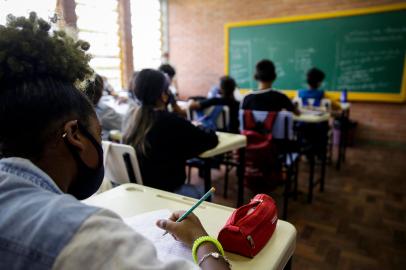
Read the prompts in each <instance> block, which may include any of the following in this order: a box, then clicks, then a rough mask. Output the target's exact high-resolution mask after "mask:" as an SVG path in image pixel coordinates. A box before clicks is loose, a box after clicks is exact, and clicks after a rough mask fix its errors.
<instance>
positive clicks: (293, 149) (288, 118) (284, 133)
mask: <svg viewBox="0 0 406 270" xmlns="http://www.w3.org/2000/svg"><path fill="white" fill-rule="evenodd" d="M252 113H253V116H254V118H255V121H257V122H259V123H262V122H264V121H265V119H266V117H267V116H268V113H269V112H267V111H255V110H254V111H252ZM243 115H244V110H240V112H239V119H240V129H241V130H244V128H245V123H244V117H243ZM272 143H274V144H275V147H277V148H276V149H277V160H278V161H279V162H280V164H281V166H282V170H284V171H286V179H284V193H283V211H282V218H283V219H287V215H288V199H289V197H290V196H293V197H294V198H295V199H296V197H297V187H298V172H299V160H300V152H299V151H298V148H297V146H296V142H295V134H294V123H293V114H292V113H291V112H287V111H281V112H278V113H277V116H276V118H275V120H274V123H273V127H272ZM292 182H293V191H291V185H292Z"/></svg>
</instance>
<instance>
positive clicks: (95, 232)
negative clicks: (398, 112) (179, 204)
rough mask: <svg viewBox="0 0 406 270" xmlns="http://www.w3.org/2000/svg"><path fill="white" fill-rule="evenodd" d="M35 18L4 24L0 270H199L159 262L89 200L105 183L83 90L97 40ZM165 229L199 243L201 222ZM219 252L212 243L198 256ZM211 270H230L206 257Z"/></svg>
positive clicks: (0, 30) (0, 48)
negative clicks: (74, 36)
mask: <svg viewBox="0 0 406 270" xmlns="http://www.w3.org/2000/svg"><path fill="white" fill-rule="evenodd" d="M49 30H50V25H49V24H48V23H47V22H45V21H44V20H42V19H39V18H37V16H36V14H35V13H31V14H30V16H29V18H28V19H26V18H24V17H19V18H15V17H13V16H8V22H7V25H6V26H3V25H0V126H1V129H0V157H1V159H0V217H1V218H0V258H1V259H0V269H83V268H86V269H130V268H131V269H192V268H196V267H195V266H194V265H193V264H191V263H189V262H187V261H182V260H176V259H175V260H173V261H170V262H161V261H159V260H158V259H157V257H156V250H154V247H153V245H152V243H151V242H149V241H148V240H147V239H145V238H144V237H143V236H141V235H140V234H138V233H136V232H134V231H133V230H132V229H131V228H129V227H127V226H126V225H125V224H124V223H123V222H122V220H121V219H120V218H119V217H118V216H117V215H116V214H114V213H112V212H110V211H108V210H105V209H101V208H96V207H92V206H87V205H85V204H82V203H81V202H79V201H78V200H82V199H85V198H87V197H89V196H90V195H92V194H93V193H94V192H95V191H96V190H97V189H98V188H99V185H100V183H101V181H102V180H103V175H104V173H103V172H104V171H103V153H102V148H101V145H100V144H101V138H100V132H101V128H100V125H99V123H98V121H97V117H96V114H95V112H94V110H93V106H92V104H91V103H90V101H89V100H88V99H87V98H86V97H85V95H84V94H83V93H82V92H81V91H80V90H78V88H77V87H78V85H79V84H80V82H83V81H84V80H85V79H86V78H88V77H89V76H90V75H91V74H92V72H93V71H92V69H91V68H90V67H89V65H88V62H89V59H90V57H89V56H88V55H87V54H86V52H85V51H86V50H87V49H88V48H89V44H88V43H86V42H82V41H78V42H75V41H74V40H73V39H72V38H70V37H68V36H66V34H65V32H61V31H57V32H54V33H53V34H50V33H49ZM178 216H179V212H176V213H175V214H173V215H172V217H171V220H160V221H158V225H159V226H160V227H161V228H164V229H165V230H167V231H169V232H170V233H172V234H173V235H174V236H176V238H177V239H179V240H180V241H182V242H185V243H186V244H188V245H191V244H192V243H193V241H194V240H195V239H196V238H198V237H200V236H202V235H206V232H205V230H204V228H203V227H202V225H201V223H200V222H199V220H198V219H197V217H196V216H194V215H191V216H189V217H188V218H186V219H185V220H184V221H182V222H180V223H175V222H173V219H176V218H177V217H178ZM214 251H217V249H216V247H215V246H213V245H212V244H210V243H207V242H206V243H205V244H204V245H202V246H201V247H200V248H199V249H198V256H199V258H203V257H204V256H205V254H209V253H211V252H214ZM202 267H203V269H227V266H226V263H225V262H224V261H223V260H217V259H214V258H211V257H210V256H209V258H207V259H205V260H204V262H203V264H202Z"/></svg>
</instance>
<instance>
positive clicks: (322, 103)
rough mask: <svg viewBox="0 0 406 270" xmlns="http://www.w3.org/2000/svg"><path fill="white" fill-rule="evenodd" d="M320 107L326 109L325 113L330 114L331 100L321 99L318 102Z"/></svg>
mask: <svg viewBox="0 0 406 270" xmlns="http://www.w3.org/2000/svg"><path fill="white" fill-rule="evenodd" d="M320 107H322V108H324V109H326V111H327V112H330V111H331V109H332V102H331V100H330V99H328V98H323V99H322V100H321V101H320Z"/></svg>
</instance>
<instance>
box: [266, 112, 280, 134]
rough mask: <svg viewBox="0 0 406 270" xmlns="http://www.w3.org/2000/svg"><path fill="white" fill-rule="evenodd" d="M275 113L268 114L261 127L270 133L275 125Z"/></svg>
mask: <svg viewBox="0 0 406 270" xmlns="http://www.w3.org/2000/svg"><path fill="white" fill-rule="evenodd" d="M276 115H277V112H268V115H267V116H266V118H265V120H264V122H263V125H264V129H265V130H269V131H270V132H272V128H273V125H274V123H275V119H276Z"/></svg>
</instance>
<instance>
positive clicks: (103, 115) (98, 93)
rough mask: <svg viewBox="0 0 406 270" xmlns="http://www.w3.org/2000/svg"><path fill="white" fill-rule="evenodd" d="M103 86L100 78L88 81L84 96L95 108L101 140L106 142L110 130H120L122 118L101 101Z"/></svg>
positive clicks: (97, 76) (96, 77)
mask: <svg viewBox="0 0 406 270" xmlns="http://www.w3.org/2000/svg"><path fill="white" fill-rule="evenodd" d="M103 86H104V81H103V79H102V77H101V76H99V75H96V76H95V78H94V80H92V81H88V84H87V86H86V94H87V95H88V97H89V98H90V99H91V101H92V102H93V105H94V106H95V107H94V109H95V111H96V115H97V118H98V119H99V122H100V125H101V127H102V130H103V132H102V134H103V139H104V140H106V139H108V137H109V132H110V131H111V130H120V129H121V125H122V122H123V117H122V116H121V115H120V114H119V113H117V112H116V111H115V110H114V109H113V108H111V107H110V106H108V105H107V104H106V103H105V102H104V101H103V98H102V97H103V88H104V87H103Z"/></svg>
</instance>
